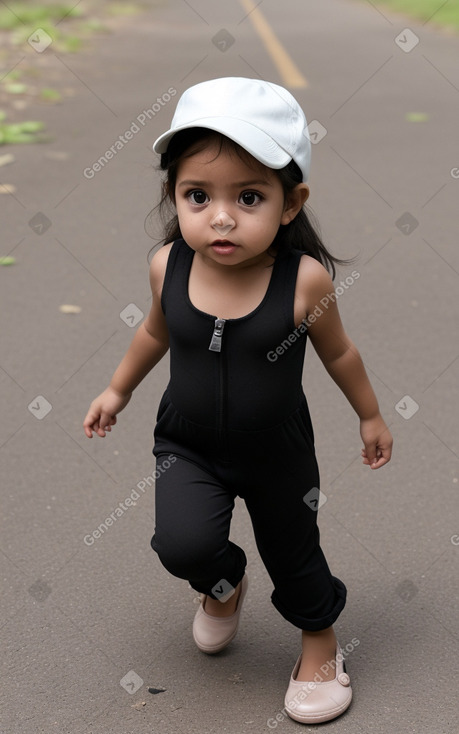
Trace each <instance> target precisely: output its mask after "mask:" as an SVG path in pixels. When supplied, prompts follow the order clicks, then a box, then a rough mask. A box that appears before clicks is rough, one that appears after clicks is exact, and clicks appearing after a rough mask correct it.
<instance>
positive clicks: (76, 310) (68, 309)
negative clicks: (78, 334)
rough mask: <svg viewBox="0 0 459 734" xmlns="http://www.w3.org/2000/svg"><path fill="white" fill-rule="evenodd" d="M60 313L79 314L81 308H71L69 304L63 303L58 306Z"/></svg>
mask: <svg viewBox="0 0 459 734" xmlns="http://www.w3.org/2000/svg"><path fill="white" fill-rule="evenodd" d="M59 311H60V312H61V313H81V306H73V305H72V304H71V303H63V304H62V306H59Z"/></svg>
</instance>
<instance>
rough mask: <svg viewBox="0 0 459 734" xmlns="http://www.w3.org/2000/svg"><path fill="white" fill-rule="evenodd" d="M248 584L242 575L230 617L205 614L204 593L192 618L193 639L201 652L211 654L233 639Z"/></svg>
mask: <svg viewBox="0 0 459 734" xmlns="http://www.w3.org/2000/svg"><path fill="white" fill-rule="evenodd" d="M248 585H249V581H248V579H247V576H246V575H244V576H243V577H242V581H241V589H240V592H239V599H238V600H237V607H236V611H235V612H234V614H232V615H231V616H230V617H213V616H212V615H210V614H207V612H206V611H205V610H204V607H205V604H206V598H207V596H206V595H205V594H204V595H203V596H202V598H201V604H200V605H199V609H198V611H197V612H196V614H195V617H194V620H193V639H194V641H195V643H196V645H197V646H198V648H199V649H200V650H201V652H206V653H207V654H208V655H213V654H214V653H216V652H220V650H223V649H224V648H225V647H226V646H227V645H229V643H230V642H231V640H233V639H234V637H235V636H236V633H237V629H238V625H239V617H240V616H241V609H242V603H243V601H244V597H245V595H246V593H247V587H248Z"/></svg>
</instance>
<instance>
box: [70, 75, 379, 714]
mask: <svg viewBox="0 0 459 734" xmlns="http://www.w3.org/2000/svg"><path fill="white" fill-rule="evenodd" d="M153 147H154V150H155V151H156V152H157V153H159V154H161V168H162V169H163V170H164V171H166V172H167V178H166V181H165V182H164V190H163V199H162V205H163V206H164V204H165V203H166V201H170V202H171V203H172V204H173V206H174V208H175V212H176V215H175V216H174V217H173V219H172V220H171V221H170V222H169V223H168V225H167V228H166V233H165V239H164V246H163V247H161V248H160V249H159V250H158V251H157V253H156V254H155V255H154V257H153V258H152V260H151V265H150V283H151V290H152V295H153V302H152V306H151V310H150V313H149V314H148V316H147V317H146V319H145V321H144V322H143V323H142V324H141V325H140V327H139V328H138V330H137V332H136V334H135V337H134V339H133V341H132V344H131V346H130V347H129V349H128V351H127V353H126V355H125V357H124V358H123V360H122V361H121V363H120V365H119V367H118V368H117V370H116V371H115V374H114V375H113V377H112V379H111V382H110V385H109V387H107V389H106V390H105V391H104V392H103V393H102V394H101V395H99V397H97V398H96V399H95V400H94V401H93V402H92V404H91V406H90V409H89V412H88V414H87V416H86V418H85V421H84V428H85V432H86V435H87V436H88V437H89V438H91V437H92V433H93V432H95V433H96V434H97V435H99V436H105V435H106V431H110V430H111V427H112V426H113V425H114V424H115V423H116V415H117V413H119V412H120V411H121V410H122V409H123V408H124V407H125V406H126V405H127V403H128V402H129V400H130V398H131V395H132V391H133V390H134V388H135V387H136V386H137V385H138V384H139V383H140V381H141V380H142V379H143V378H144V377H145V376H146V375H147V374H148V372H149V371H150V370H151V369H152V368H153V367H154V366H155V365H156V364H157V363H158V362H159V360H160V359H161V358H162V357H163V356H164V354H165V353H166V352H167V350H168V349H169V348H170V375H171V376H170V382H169V385H168V386H167V389H166V391H165V392H164V395H163V396H162V399H161V402H160V405H159V408H158V416H157V423H156V427H155V432H154V436H155V442H154V448H153V453H154V455H155V456H156V460H157V463H158V466H159V467H163V464H164V467H166V468H164V467H163V468H164V471H161V472H160V474H159V477H158V479H157V482H156V488H155V494H156V527H155V534H154V536H153V538H152V547H153V549H154V550H155V551H156V552H157V554H158V556H159V559H160V561H161V563H162V564H163V565H164V566H165V567H166V568H167V569H168V570H169V572H170V573H172V574H174V575H175V576H178V577H180V578H183V579H187V580H188V581H189V583H190V584H191V586H192V587H193V588H194V589H196V590H197V591H198V592H200V593H201V594H202V597H201V604H200V607H199V609H198V611H197V613H196V616H195V619H194V622H193V637H194V640H195V643H196V645H197V647H198V648H199V649H200V650H202V651H203V652H205V653H208V654H213V653H217V652H219V651H220V650H222V649H223V648H224V647H226V646H227V645H228V644H229V643H230V642H231V640H232V639H233V638H234V636H235V634H236V632H237V629H238V624H239V618H240V613H241V608H242V605H243V601H244V597H245V595H246V592H247V586H248V581H247V576H246V574H245V567H246V556H245V553H244V551H243V550H242V548H240V547H239V546H237V545H236V544H235V543H233V542H231V541H230V540H229V531H230V521H231V514H232V510H233V507H234V501H235V498H236V497H237V496H239V497H241V498H243V499H244V501H245V504H246V507H247V510H248V512H249V514H250V518H251V521H252V524H253V529H254V534H255V540H256V543H257V547H258V550H259V552H260V555H261V558H262V560H263V563H264V564H265V567H266V569H267V572H268V574H269V575H270V577H271V580H272V582H273V586H274V591H273V593H272V602H273V604H274V605H275V607H276V609H277V610H278V611H279V612H280V614H282V616H283V617H284V618H285V619H286V620H288V621H289V622H290V623H291V624H292V625H294V626H295V627H298V628H299V629H301V630H302V651H301V654H300V656H299V658H298V660H297V662H296V665H295V667H294V669H293V672H292V675H291V678H290V682H289V686H288V690H287V693H286V696H285V710H286V712H287V713H288V715H289V716H291V717H292V718H293V719H296V720H297V721H300V722H304V723H317V722H322V721H328V720H330V719H333V718H335V717H336V716H338V715H339V714H341V713H342V712H343V711H345V710H346V709H347V708H348V706H349V704H350V702H351V697H352V692H351V686H350V679H349V676H348V674H347V673H346V671H345V666H344V662H343V654H342V651H341V648H340V646H339V644H338V642H337V640H336V637H335V633H334V631H333V626H332V625H333V623H334V622H335V620H336V619H337V618H338V616H339V614H340V612H341V611H342V609H343V607H344V605H345V599H346V588H345V586H344V584H343V582H342V581H340V580H339V579H338V578H336V577H334V576H332V574H331V572H330V570H329V568H328V565H327V562H326V560H325V557H324V555H323V552H322V550H321V548H320V544H319V530H318V527H317V505H318V501H319V498H320V495H319V481H320V480H319V472H318V466H317V461H316V457H315V452H314V435H313V429H312V424H311V420H310V416H309V411H308V406H307V402H306V397H305V395H304V393H303V389H302V384H301V380H302V370H303V360H304V353H305V347H306V340H307V338H309V339H310V341H311V342H312V344H313V346H314V348H315V350H316V352H317V354H318V355H319V357H320V359H321V360H322V362H323V364H324V366H325V368H326V369H327V371H328V372H329V374H330V375H331V377H332V379H333V380H334V381H335V382H336V384H337V385H338V386H339V387H340V389H341V390H342V391H343V393H344V394H345V396H346V397H347V399H348V400H349V402H350V404H351V405H352V407H353V408H354V410H355V411H356V413H357V415H358V416H359V419H360V434H361V438H362V441H363V444H364V448H363V450H362V457H363V463H364V464H366V465H368V466H370V467H371V468H372V469H378V468H379V467H381V466H383V465H384V464H386V463H387V462H388V461H389V459H390V455H391V447H392V438H391V435H390V433H389V430H388V428H387V426H386V424H385V423H384V420H383V419H382V417H381V415H380V412H379V408H378V403H377V400H376V397H375V394H374V392H373V390H372V387H371V385H370V383H369V380H368V377H367V375H366V372H365V369H364V366H363V363H362V360H361V358H360V355H359V353H358V351H357V349H356V347H355V346H354V344H353V343H352V341H351V340H350V339H349V337H348V336H347V334H346V332H345V331H344V329H343V326H342V323H341V320H340V316H339V313H338V308H337V305H336V300H335V299H334V297H333V293H334V291H333V284H332V278H331V277H330V275H329V271H330V272H331V275H332V276H334V275H335V263H338V262H342V261H339V260H338V259H337V258H335V257H333V256H332V255H331V254H330V253H329V252H328V251H327V249H326V248H325V246H324V245H323V243H322V242H321V240H320V238H319V236H318V234H317V233H316V232H315V230H314V228H313V227H312V225H311V223H310V221H309V219H308V216H307V214H306V211H305V209H304V208H303V205H304V204H305V202H306V200H307V198H308V196H309V187H308V185H307V184H306V181H307V179H308V174H309V163H310V148H311V146H310V142H309V137H308V132H307V123H306V119H305V116H304V114H303V112H302V110H301V108H300V107H299V105H298V103H297V102H296V100H295V99H294V98H293V97H292V95H291V94H290V93H289V92H288V91H286V90H285V89H283V88H282V87H280V86H278V85H276V84H272V83H268V82H264V81H260V80H255V79H243V78H225V79H214V80H211V81H207V82H203V83H201V84H197V85H195V86H193V87H191V88H190V89H188V90H187V91H186V92H185V93H184V94H183V96H182V97H181V99H180V100H179V102H178V106H177V109H176V112H175V115H174V118H173V120H172V124H171V128H170V129H169V130H168V131H167V132H165V133H164V134H163V135H161V136H160V137H159V138H158V139H157V140H156V142H155V144H154V146H153ZM323 299H327V308H326V309H323V308H320V303H321V301H322V303H323V302H324V301H323ZM166 465H167V466H166Z"/></svg>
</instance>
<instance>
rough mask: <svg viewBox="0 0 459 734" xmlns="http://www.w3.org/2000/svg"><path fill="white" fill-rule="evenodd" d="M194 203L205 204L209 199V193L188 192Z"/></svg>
mask: <svg viewBox="0 0 459 734" xmlns="http://www.w3.org/2000/svg"><path fill="white" fill-rule="evenodd" d="M188 198H189V199H190V201H191V203H192V204H205V203H206V201H207V194H206V193H205V192H204V191H199V190H196V191H190V193H189V194H188Z"/></svg>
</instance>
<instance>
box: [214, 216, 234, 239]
mask: <svg viewBox="0 0 459 734" xmlns="http://www.w3.org/2000/svg"><path fill="white" fill-rule="evenodd" d="M235 226H236V222H235V221H234V219H232V217H230V215H229V214H228V213H227V212H225V211H221V212H219V213H218V214H217V215H216V216H215V217H214V218H213V220H212V222H211V227H212V228H213V229H215V231H216V232H217V233H218V234H220V235H222V237H225V236H226V235H227V234H228V232H230V231H231V230H232V229H233V227H235Z"/></svg>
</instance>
